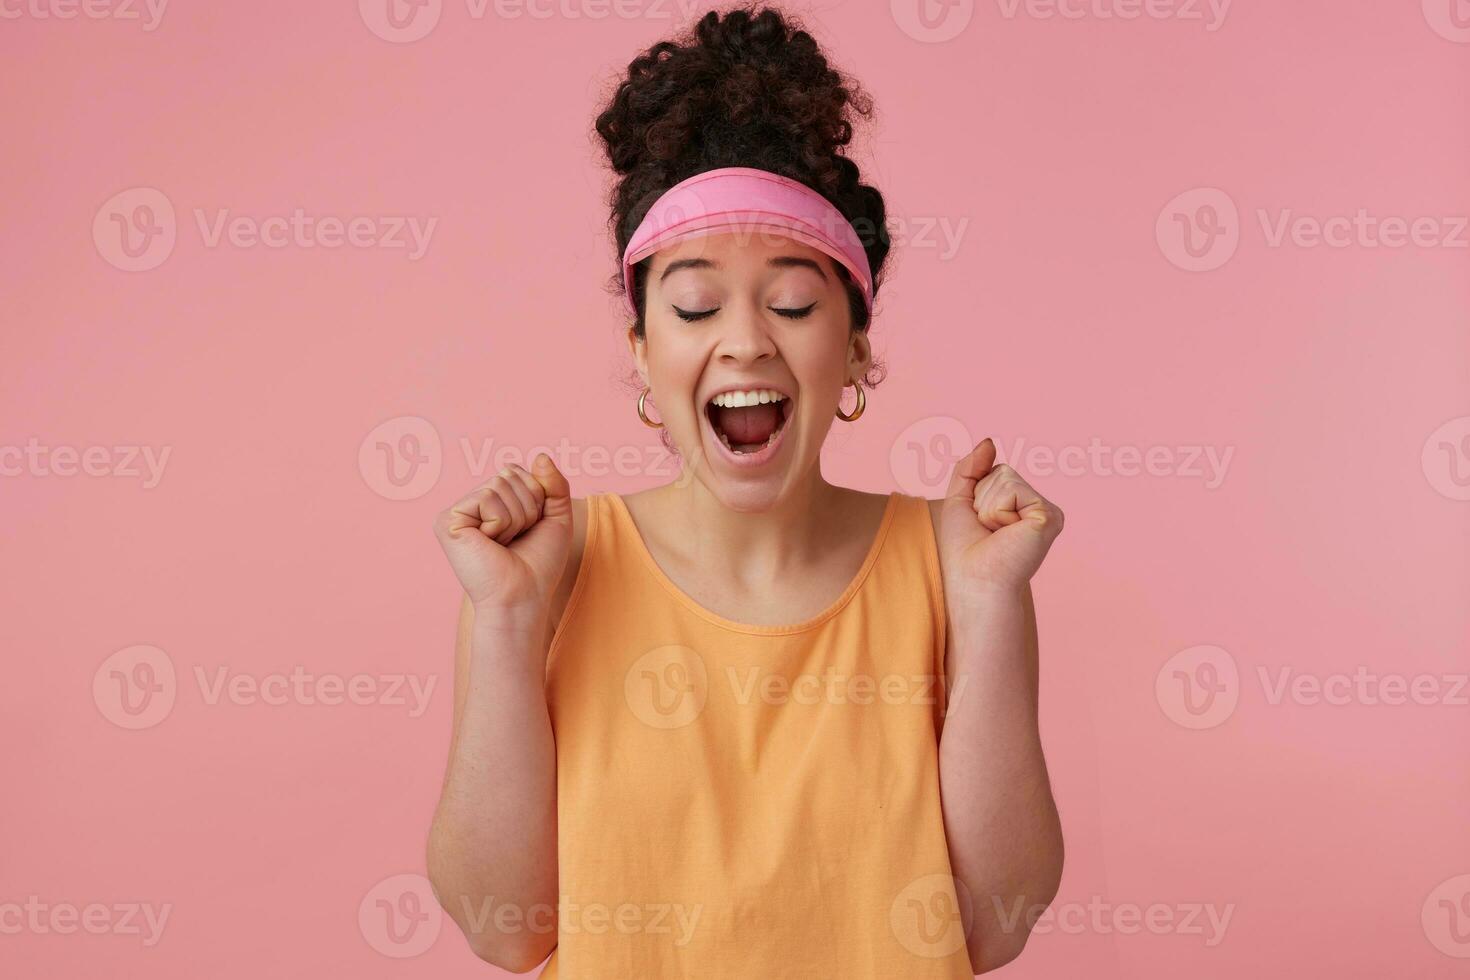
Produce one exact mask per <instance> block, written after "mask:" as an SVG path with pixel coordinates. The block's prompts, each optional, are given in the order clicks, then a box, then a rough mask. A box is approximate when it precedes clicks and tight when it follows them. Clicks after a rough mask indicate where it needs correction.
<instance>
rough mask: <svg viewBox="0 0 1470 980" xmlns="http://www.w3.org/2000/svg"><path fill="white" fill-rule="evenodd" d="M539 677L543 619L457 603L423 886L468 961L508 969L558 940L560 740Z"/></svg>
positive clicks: (530, 962)
mask: <svg viewBox="0 0 1470 980" xmlns="http://www.w3.org/2000/svg"><path fill="white" fill-rule="evenodd" d="M545 672H546V630H545V627H544V624H541V623H536V622H531V621H516V620H515V619H513V618H504V617H501V616H498V615H493V614H486V615H482V616H476V614H475V611H474V608H473V607H472V606H471V605H470V603H469V600H468V599H466V600H465V602H464V604H463V607H462V609H461V613H460V620H459V636H458V641H457V642H456V644H455V671H454V731H453V734H452V736H451V741H450V749H449V764H448V766H447V768H446V771H445V774H444V788H443V791H442V793H441V795H440V799H439V806H438V808H437V810H436V811H435V813H434V821H433V824H432V825H431V827H430V830H429V850H428V868H429V879H430V881H432V882H433V885H434V890H435V892H436V893H437V894H438V896H439V901H440V903H441V904H442V905H443V906H444V908H445V911H447V912H448V913H449V915H450V917H451V918H453V919H454V921H455V922H456V923H458V924H459V927H460V929H461V930H463V931H464V934H465V937H466V938H467V939H468V940H469V943H470V946H471V948H473V949H474V951H475V953H476V955H478V956H479V957H481V958H482V959H485V960H488V961H489V962H491V963H494V964H495V965H496V966H499V967H501V968H503V969H506V970H509V971H511V972H512V973H524V972H525V971H527V970H529V969H531V968H532V967H533V966H535V965H536V964H538V963H540V962H541V961H542V960H544V959H545V958H546V957H547V955H548V954H550V952H551V950H552V947H554V946H555V945H556V923H557V920H556V899H557V861H556V745H555V743H554V741H553V740H552V734H551V720H550V718H549V716H548V714H547V709H546V694H545V676H546V673H545Z"/></svg>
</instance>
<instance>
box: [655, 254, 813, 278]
mask: <svg viewBox="0 0 1470 980" xmlns="http://www.w3.org/2000/svg"><path fill="white" fill-rule="evenodd" d="M766 265H768V266H770V267H771V268H774V269H811V270H812V271H813V272H815V273H816V274H817V275H819V276H821V277H822V281H823V282H826V281H827V273H825V272H823V271H822V267H821V266H820V265H818V264H817V263H816V262H815V261H813V260H812V259H807V258H802V257H801V256H799V255H777V256H775V257H773V258H769V259H767V260H766ZM718 268H720V264H719V263H718V262H714V261H711V260H710V259H676V260H674V261H673V262H670V263H669V264H668V265H667V266H665V267H664V271H663V273H662V274H661V275H660V276H659V277H658V281H659V282H663V281H664V280H665V279H667V278H669V276H671V275H673V274H674V273H675V272H678V271H679V270H680V269H718Z"/></svg>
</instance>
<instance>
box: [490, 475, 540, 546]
mask: <svg viewBox="0 0 1470 980" xmlns="http://www.w3.org/2000/svg"><path fill="white" fill-rule="evenodd" d="M490 486H491V487H492V488H493V489H494V492H495V496H496V498H497V499H498V500H499V502H500V505H501V506H502V507H503V508H504V509H505V512H506V514H507V515H509V517H508V522H507V523H504V524H497V525H495V527H494V529H493V530H490V529H487V530H486V531H485V533H486V534H493V535H494V537H495V540H496V541H499V542H500V543H501V544H510V543H511V541H513V540H514V539H515V536H516V535H518V534H520V533H521V532H522V531H524V530H525V529H526V528H528V527H530V526H531V525H532V524H534V523H536V521H535V516H536V515H535V514H527V513H526V510H525V507H524V506H523V505H522V503H521V498H520V497H518V496H516V492H515V489H514V488H513V487H512V486H511V481H510V480H509V479H507V478H506V477H503V476H500V475H498V474H497V475H496V477H495V479H493V480H491V481H490Z"/></svg>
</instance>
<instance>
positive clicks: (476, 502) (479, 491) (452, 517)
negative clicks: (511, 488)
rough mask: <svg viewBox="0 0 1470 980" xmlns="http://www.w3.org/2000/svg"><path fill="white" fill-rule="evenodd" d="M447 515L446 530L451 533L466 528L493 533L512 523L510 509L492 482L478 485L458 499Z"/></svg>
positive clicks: (488, 533)
mask: <svg viewBox="0 0 1470 980" xmlns="http://www.w3.org/2000/svg"><path fill="white" fill-rule="evenodd" d="M445 515H446V517H445V530H446V531H447V532H448V533H450V534H451V535H453V534H454V533H456V532H459V531H463V530H466V529H474V530H476V531H480V532H482V533H484V534H486V535H491V534H493V533H494V532H495V531H496V529H497V528H501V527H505V526H507V525H508V524H509V523H510V511H509V510H507V509H506V507H505V505H504V504H503V503H502V502H501V501H500V497H499V495H498V494H497V493H496V492H495V489H494V487H493V486H492V485H490V484H486V485H483V486H479V487H476V488H475V489H474V490H471V491H470V492H469V493H468V494H466V495H465V496H463V497H461V498H460V499H459V500H456V501H455V502H454V504H453V506H451V507H450V508H449V510H448V511H446V512H445Z"/></svg>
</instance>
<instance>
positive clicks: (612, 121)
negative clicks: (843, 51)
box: [596, 4, 890, 386]
mask: <svg viewBox="0 0 1470 980" xmlns="http://www.w3.org/2000/svg"><path fill="white" fill-rule="evenodd" d="M849 110H851V111H852V112H855V113H857V114H858V115H861V116H864V117H868V116H871V115H872V113H873V106H872V100H871V99H870V98H869V97H868V96H867V95H866V94H865V93H863V92H862V90H861V89H860V88H859V87H858V85H857V83H856V82H855V81H854V80H852V79H851V78H848V77H846V76H844V75H843V74H842V73H841V72H839V71H838V70H837V69H835V68H833V67H832V66H831V65H830V64H828V62H827V58H826V57H825V56H824V55H823V54H822V51H821V49H820V48H819V47H818V46H817V42H816V40H815V39H813V38H812V36H811V35H810V34H808V33H807V32H806V31H805V30H802V29H801V26H800V24H799V23H797V22H796V21H795V20H794V19H793V18H792V17H791V16H789V15H787V14H783V13H782V12H781V11H780V10H779V9H776V8H773V7H770V6H764V7H763V6H762V5H760V4H749V5H746V6H741V7H737V8H735V9H731V10H728V11H726V12H725V13H723V14H721V13H720V12H718V11H713V10H712V11H710V12H708V13H706V14H705V15H704V16H703V17H701V18H700V19H699V21H698V22H697V23H696V24H695V25H694V27H693V28H691V29H690V30H689V31H688V33H687V34H685V35H683V36H681V37H678V38H676V39H674V40H665V41H660V42H659V43H658V44H655V45H654V46H653V47H651V48H649V49H648V50H647V51H646V52H644V53H642V54H640V55H639V56H638V57H636V58H634V59H633V61H632V63H631V64H629V65H628V73H627V76H626V77H625V78H623V79H622V80H621V81H619V83H618V86H617V90H616V92H615V93H614V94H613V95H612V98H611V101H610V102H609V103H608V105H607V107H606V108H604V109H603V110H602V112H600V113H599V114H598V116H597V121H596V128H597V134H598V136H600V137H601V138H602V141H603V144H604V146H605V149H606V152H607V158H608V161H609V163H610V164H611V166H612V169H613V171H614V173H615V174H617V181H616V184H615V186H614V187H613V189H612V192H611V194H610V195H609V198H608V204H609V205H610V207H611V209H612V213H611V216H610V217H609V219H608V225H609V228H610V230H611V232H612V236H613V241H614V243H615V244H616V247H617V254H618V255H622V254H623V250H624V249H625V248H626V247H627V244H628V239H629V238H631V237H632V235H633V232H634V231H635V230H637V227H638V224H639V222H641V221H642V220H643V216H644V215H645V214H646V213H647V212H648V209H649V208H650V207H651V206H652V205H653V203H654V201H656V200H657V199H658V197H659V195H661V194H662V193H663V192H664V191H666V190H668V189H669V188H670V187H672V186H673V185H675V184H677V183H678V182H679V181H681V180H684V179H685V178H687V177H692V176H694V175H695V174H698V173H703V172H705V171H707V170H714V169H716V168H719V167H756V168H759V169H761V170H769V171H772V172H773V173H777V174H780V175H782V176H784V177H788V178H790V179H792V180H796V181H800V182H801V183H803V184H806V185H807V186H808V187H811V188H812V189H814V190H816V191H817V192H818V193H820V194H821V195H822V196H823V197H825V198H826V199H827V200H828V201H830V202H831V203H832V204H833V205H834V206H835V207H836V208H837V209H838V210H839V211H841V212H842V214H843V216H844V217H846V218H847V219H848V221H849V222H851V223H852V225H853V228H854V229H855V230H856V231H857V233H858V237H859V239H860V240H861V241H862V243H863V246H864V249H865V250H866V251H867V253H868V264H869V267H870V268H871V269H872V272H873V292H874V294H875V295H876V294H877V291H878V285H879V282H880V278H881V276H880V271H881V269H882V267H883V264H884V261H885V260H886V259H887V257H888V251H889V247H890V243H889V237H888V229H887V222H886V219H885V212H884V204H883V195H882V194H880V193H878V191H877V189H876V188H873V187H870V186H868V185H866V184H864V183H862V179H861V176H860V175H859V173H858V168H857V165H856V164H855V163H853V162H852V161H851V160H849V159H848V158H847V157H846V156H844V155H843V152H842V150H843V147H845V146H846V145H847V144H848V143H849V142H850V141H851V140H852V136H853V125H852V121H851V120H850V118H849V114H850V113H849ZM649 262H650V260H649V259H644V260H643V261H642V262H639V263H638V264H637V265H635V266H634V267H633V286H634V297H635V304H636V306H637V319H636V321H635V323H634V325H633V329H634V331H635V333H636V335H637V336H638V337H639V338H640V339H641V338H642V337H643V336H644V301H645V297H644V293H645V289H644V285H645V282H646V279H647V275H648V266H649ZM834 264H835V265H836V267H837V273H838V275H839V276H841V277H842V280H843V282H844V283H845V284H846V286H847V293H848V300H849V304H850V306H851V308H852V323H853V329H855V330H866V329H867V328H868V324H869V319H870V311H869V310H868V309H867V308H866V306H865V305H864V303H863V296H862V291H861V290H860V289H859V288H858V287H857V285H856V283H854V282H853V281H852V278H851V277H850V276H849V275H848V273H847V269H846V268H845V267H844V266H842V265H841V264H840V263H834ZM610 285H611V288H612V289H614V290H615V291H616V292H617V293H618V294H621V293H622V292H623V291H624V283H623V275H622V269H621V268H619V270H618V272H617V273H616V274H615V275H614V277H613V281H612V283H611V284H610ZM872 373H873V372H870V375H872ZM877 380H878V379H877V378H876V377H873V378H871V380H870V381H869V385H870V386H871V384H872V383H875V382H876V381H877Z"/></svg>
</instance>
